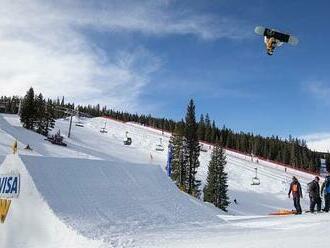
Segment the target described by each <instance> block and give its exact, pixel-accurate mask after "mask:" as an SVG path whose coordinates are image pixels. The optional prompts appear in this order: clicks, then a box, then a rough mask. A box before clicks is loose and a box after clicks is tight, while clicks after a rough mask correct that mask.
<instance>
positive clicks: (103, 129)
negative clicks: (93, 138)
mask: <svg viewBox="0 0 330 248" xmlns="http://www.w3.org/2000/svg"><path fill="white" fill-rule="evenodd" d="M106 125H107V122H104V127H102V128H101V130H100V132H101V133H107V132H108V131H107V130H106V129H105V127H106Z"/></svg>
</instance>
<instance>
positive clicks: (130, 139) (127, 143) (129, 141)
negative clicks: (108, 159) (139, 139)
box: [124, 131, 132, 146]
mask: <svg viewBox="0 0 330 248" xmlns="http://www.w3.org/2000/svg"><path fill="white" fill-rule="evenodd" d="M127 134H128V132H127V131H126V140H124V145H126V146H129V145H131V144H132V138H130V137H128V135H127Z"/></svg>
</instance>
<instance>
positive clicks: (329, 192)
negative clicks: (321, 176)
mask: <svg viewBox="0 0 330 248" xmlns="http://www.w3.org/2000/svg"><path fill="white" fill-rule="evenodd" d="M323 193H324V205H325V206H324V209H323V211H325V212H329V209H330V175H328V176H326V178H325V180H324V182H323V183H322V187H321V195H323Z"/></svg>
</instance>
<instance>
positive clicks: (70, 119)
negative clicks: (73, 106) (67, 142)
mask: <svg viewBox="0 0 330 248" xmlns="http://www.w3.org/2000/svg"><path fill="white" fill-rule="evenodd" d="M72 116H73V115H71V116H70V125H69V133H68V138H70V135H71V127H72Z"/></svg>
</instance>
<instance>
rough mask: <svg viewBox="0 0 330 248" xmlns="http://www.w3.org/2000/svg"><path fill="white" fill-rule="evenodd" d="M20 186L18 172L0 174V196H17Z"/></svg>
mask: <svg viewBox="0 0 330 248" xmlns="http://www.w3.org/2000/svg"><path fill="white" fill-rule="evenodd" d="M20 186H21V185H20V176H19V174H18V173H9V174H0V198H7V199H8V198H18V196H19V192H20Z"/></svg>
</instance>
